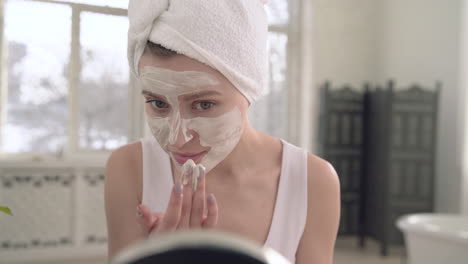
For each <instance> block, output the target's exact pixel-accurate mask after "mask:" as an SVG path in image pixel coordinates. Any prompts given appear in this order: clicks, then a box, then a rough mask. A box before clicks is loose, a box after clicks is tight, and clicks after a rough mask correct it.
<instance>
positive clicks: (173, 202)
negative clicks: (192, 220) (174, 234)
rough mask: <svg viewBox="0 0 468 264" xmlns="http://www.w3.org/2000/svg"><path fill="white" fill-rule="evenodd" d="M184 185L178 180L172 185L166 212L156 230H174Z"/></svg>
mask: <svg viewBox="0 0 468 264" xmlns="http://www.w3.org/2000/svg"><path fill="white" fill-rule="evenodd" d="M183 191H184V187H183V185H182V184H181V183H180V182H179V183H176V184H175V185H174V187H173V188H172V192H171V198H170V199H169V203H168V205H167V209H166V213H165V214H164V218H163V219H162V222H161V225H160V226H158V229H157V231H174V230H175V229H176V228H177V226H178V225H179V221H180V215H181V211H182V202H183V194H182V193H183Z"/></svg>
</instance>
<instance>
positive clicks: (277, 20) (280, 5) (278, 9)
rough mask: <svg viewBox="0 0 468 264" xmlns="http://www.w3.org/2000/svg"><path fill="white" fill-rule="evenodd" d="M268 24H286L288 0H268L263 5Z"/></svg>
mask: <svg viewBox="0 0 468 264" xmlns="http://www.w3.org/2000/svg"><path fill="white" fill-rule="evenodd" d="M265 7H266V8H265V10H266V13H267V16H268V23H269V24H270V25H286V24H288V21H289V9H288V0H269V1H268V3H267V4H266V5H265Z"/></svg>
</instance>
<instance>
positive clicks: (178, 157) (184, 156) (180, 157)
mask: <svg viewBox="0 0 468 264" xmlns="http://www.w3.org/2000/svg"><path fill="white" fill-rule="evenodd" d="M205 153H206V151H202V152H200V153H195V154H192V153H175V152H171V155H172V158H174V159H175V161H177V163H179V164H180V165H183V164H184V163H185V162H186V161H187V160H189V159H191V160H193V161H194V162H195V163H197V162H199V161H200V159H201V158H202V156H203V155H204V154H205Z"/></svg>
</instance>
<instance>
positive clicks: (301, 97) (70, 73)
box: [0, 0, 468, 264]
mask: <svg viewBox="0 0 468 264" xmlns="http://www.w3.org/2000/svg"><path fill="white" fill-rule="evenodd" d="M252 1H255V0H252ZM127 7H128V0H100V1H92V0H57V1H56V0H0V42H1V47H2V48H1V49H0V60H1V64H0V65H1V66H0V69H1V74H0V208H1V209H2V211H0V264H3V263H4V264H10V263H11V264H14V263H16V264H18V263H22V264H27V263H30V264H32V263H36V264H42V263H48V264H51V263H52V264H55V263H57V264H58V263H69V264H98V263H107V261H108V260H107V230H106V220H105V211H104V195H103V190H104V169H105V164H106V161H107V159H108V157H109V155H110V153H111V152H112V151H113V150H115V149H116V148H118V147H120V146H122V145H125V144H128V143H130V142H133V141H136V140H138V139H140V138H142V137H150V136H151V134H150V131H149V129H148V127H147V124H146V122H145V117H144V115H143V106H142V103H141V95H140V94H139V93H138V92H136V89H133V85H134V79H132V77H131V75H130V71H129V67H128V63H127V57H126V54H127V30H128V19H127ZM265 9H266V13H267V17H268V23H269V26H268V31H269V33H268V53H269V57H268V72H267V76H265V78H266V80H267V84H266V86H265V88H264V92H263V93H264V94H263V96H262V98H261V99H260V100H259V101H257V102H255V103H254V104H253V105H252V106H251V110H250V113H249V114H250V116H249V120H250V121H251V123H252V124H253V125H254V127H256V128H258V129H259V130H261V131H263V132H265V133H267V134H270V135H273V136H275V137H279V138H282V139H285V140H287V141H288V142H291V143H293V144H295V145H297V146H300V147H302V148H304V149H306V150H308V151H309V152H310V153H313V154H316V155H318V156H320V157H322V158H324V159H326V160H328V161H329V162H330V163H331V164H332V165H333V166H334V167H335V169H336V171H337V173H338V176H339V177H340V182H341V219H340V227H339V232H338V237H337V241H336V246H335V253H334V263H335V264H342V263H343V264H344V263H347V264H351V263H361V264H367V263H369V264H371V263H372V264H393V263H408V264H435V263H442V261H444V262H447V263H453V264H456V263H467V261H468V253H467V252H468V107H466V104H467V102H468V75H467V72H468V48H467V47H468V1H467V0H450V1H440V0H378V1H375V0H353V1H347V0H268V2H267V3H266V4H265ZM98 92H99V93H98Z"/></svg>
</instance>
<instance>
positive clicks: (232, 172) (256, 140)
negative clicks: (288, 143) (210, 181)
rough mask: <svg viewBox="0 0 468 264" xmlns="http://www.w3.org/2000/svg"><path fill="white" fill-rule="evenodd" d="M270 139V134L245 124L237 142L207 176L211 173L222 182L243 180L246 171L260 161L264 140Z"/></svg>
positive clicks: (246, 174) (246, 175)
mask: <svg viewBox="0 0 468 264" xmlns="http://www.w3.org/2000/svg"><path fill="white" fill-rule="evenodd" d="M271 139H272V138H271V137H270V136H268V135H266V134H263V133H261V132H260V131H258V130H256V129H254V128H253V127H251V126H250V125H246V126H245V128H244V132H243V133H242V136H241V138H240V140H239V143H238V144H237V145H236V147H235V148H234V149H233V151H232V152H231V153H230V154H229V155H228V156H227V157H226V158H225V159H224V160H223V161H222V162H221V163H219V164H218V165H217V166H216V167H215V168H214V169H213V170H212V171H211V172H209V173H208V176H207V177H209V175H210V174H213V175H216V178H217V179H218V180H222V181H223V182H234V183H235V182H243V181H244V179H245V177H249V175H248V172H249V171H250V172H251V171H252V170H253V168H255V167H256V165H258V164H259V162H261V161H262V157H261V151H259V150H263V149H264V147H265V144H266V142H268V140H271ZM259 154H260V155H259Z"/></svg>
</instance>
